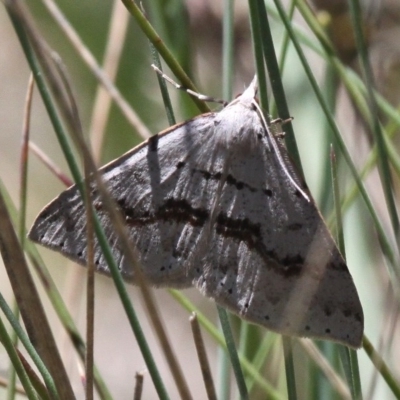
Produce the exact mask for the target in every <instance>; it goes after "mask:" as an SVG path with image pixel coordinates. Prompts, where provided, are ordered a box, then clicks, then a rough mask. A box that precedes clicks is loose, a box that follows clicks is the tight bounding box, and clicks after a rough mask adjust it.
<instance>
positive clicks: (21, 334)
mask: <svg viewBox="0 0 400 400" xmlns="http://www.w3.org/2000/svg"><path fill="white" fill-rule="evenodd" d="M2 200H3V197H2V193H1V192H0V201H1V202H2ZM0 308H1V310H2V311H3V313H4V315H5V316H6V318H7V320H8V322H9V323H10V325H11V326H12V328H13V331H14V332H15V333H16V334H17V336H18V338H19V340H20V341H21V343H22V344H23V345H24V347H25V349H26V351H27V352H28V354H29V356H30V357H31V359H32V361H33V362H34V364H35V365H36V367H37V368H38V370H39V372H40V374H41V376H42V378H43V381H44V382H45V384H46V387H47V390H48V391H49V392H50V393H51V394H52V396H53V397H54V398H57V399H58V398H59V396H58V393H57V388H56V386H55V383H54V380H53V377H52V376H51V374H50V372H49V370H48V368H47V366H46V365H45V364H44V361H43V360H42V358H41V357H40V355H39V353H38V351H37V350H36V348H35V347H33V345H32V343H31V340H30V338H28V336H27V334H26V333H25V331H24V329H23V328H22V327H21V325H20V323H19V321H18V319H17V318H16V316H15V315H14V313H13V312H12V311H11V309H10V308H9V306H8V304H7V302H6V301H5V299H4V297H3V296H2V295H1V294H0ZM2 340H5V341H7V340H8V339H7V338H6V339H2ZM3 344H4V346H6V345H7V344H6V343H5V342H3ZM10 359H11V360H12V362H13V365H14V368H15V369H16V372H17V374H18V375H19V373H20V372H19V371H18V368H17V367H16V365H15V364H14V359H13V358H10ZM19 377H20V376H19Z"/></svg>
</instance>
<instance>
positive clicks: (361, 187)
mask: <svg viewBox="0 0 400 400" xmlns="http://www.w3.org/2000/svg"><path fill="white" fill-rule="evenodd" d="M297 1H299V0H297ZM274 2H275V4H276V6H277V9H278V11H279V14H280V15H281V18H282V22H283V23H284V24H285V27H286V29H287V30H288V33H289V34H290V38H291V40H292V42H293V44H294V46H295V48H296V51H297V54H298V56H299V58H300V61H301V63H302V65H303V68H304V70H305V72H306V75H307V77H308V79H309V81H310V83H311V86H312V88H313V90H314V93H315V95H316V96H317V99H318V102H319V103H320V105H321V107H322V110H323V112H324V114H325V116H326V118H327V121H328V123H329V126H330V127H331V128H332V131H333V133H334V137H335V139H336V141H337V145H338V148H339V149H340V151H341V153H342V154H343V156H344V159H345V160H346V163H347V165H348V167H349V169H350V171H351V174H352V175H353V178H354V180H355V181H356V183H357V186H358V189H359V191H360V193H361V196H362V198H363V200H364V202H365V204H366V206H367V209H368V211H369V213H370V214H371V217H372V219H373V221H374V225H375V229H376V230H377V232H378V236H379V239H380V244H381V246H382V249H383V252H384V254H385V255H386V256H387V257H388V258H389V260H390V261H391V263H392V264H394V263H395V258H394V253H393V251H392V248H391V246H390V243H389V241H388V239H387V236H386V234H385V230H384V229H383V226H382V224H381V223H380V220H379V218H378V215H377V214H376V212H375V210H374V207H373V205H372V202H371V200H370V197H369V196H368V193H367V191H366V189H365V186H364V184H363V182H362V181H361V179H360V176H359V174H358V172H357V169H356V167H355V166H354V163H353V162H352V159H351V156H350V154H349V152H348V150H347V148H346V145H345V144H344V141H343V139H342V137H341V135H340V132H339V130H338V128H337V126H336V124H335V121H334V118H333V116H332V114H331V113H330V112H329V108H328V107H327V105H326V102H325V100H324V98H323V96H322V94H321V92H320V90H319V88H318V84H317V82H316V80H315V78H314V76H313V73H312V71H311V69H310V66H309V65H308V62H307V60H306V58H305V56H304V54H303V51H302V49H301V47H300V45H299V43H298V41H297V39H296V37H295V34H294V32H293V30H292V28H291V26H290V22H289V21H288V20H287V18H286V14H285V11H284V8H283V7H282V4H281V2H280V1H279V0H274Z"/></svg>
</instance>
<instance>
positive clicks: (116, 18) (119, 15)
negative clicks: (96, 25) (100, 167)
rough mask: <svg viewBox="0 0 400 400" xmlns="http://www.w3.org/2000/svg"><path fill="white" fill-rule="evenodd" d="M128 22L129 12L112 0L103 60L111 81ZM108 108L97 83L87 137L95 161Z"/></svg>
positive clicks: (105, 94)
mask: <svg viewBox="0 0 400 400" xmlns="http://www.w3.org/2000/svg"><path fill="white" fill-rule="evenodd" d="M128 24H129V14H128V13H127V11H126V9H125V7H124V6H123V5H122V3H121V1H120V0H114V1H113V9H112V12H111V18H110V28H109V33H108V35H107V43H106V49H105V52H104V60H103V70H104V73H105V74H107V76H108V77H109V79H110V81H111V82H114V81H115V77H116V75H117V71H118V67H119V63H120V60H121V55H122V50H123V48H124V43H125V37H126V33H127V28H128ZM110 108H111V96H110V93H109V92H108V91H107V90H106V89H105V88H104V87H103V86H102V85H100V84H99V86H98V87H97V90H96V96H95V100H94V105H93V109H92V116H91V118H90V127H89V137H90V138H91V144H92V151H93V155H94V159H95V160H96V162H99V161H100V158H101V152H102V149H103V143H104V135H105V131H106V126H107V122H108V119H109V116H110Z"/></svg>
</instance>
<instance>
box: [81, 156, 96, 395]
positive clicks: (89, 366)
mask: <svg viewBox="0 0 400 400" xmlns="http://www.w3.org/2000/svg"><path fill="white" fill-rule="evenodd" d="M83 161H84V165H85V196H84V199H83V201H84V204H85V213H86V240H87V271H86V354H85V374H86V376H85V396H86V399H85V400H93V387H94V385H93V381H94V376H93V367H94V308H95V301H94V292H95V279H94V272H95V266H94V256H95V254H94V222H93V214H92V198H91V195H90V193H91V191H90V183H91V177H90V165H89V164H88V161H87V160H86V159H84V160H83Z"/></svg>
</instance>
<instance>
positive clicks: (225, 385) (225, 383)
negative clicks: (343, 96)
mask: <svg viewBox="0 0 400 400" xmlns="http://www.w3.org/2000/svg"><path fill="white" fill-rule="evenodd" d="M234 2H235V1H234V0H224V1H223V4H222V6H223V21H222V98H223V99H224V100H226V101H230V100H231V99H232V84H233V75H234V68H233V66H234V47H233V46H234V39H235V38H234ZM219 322H220V323H219V328H220V330H222V323H221V320H220V321H219ZM225 341H226V338H225ZM217 360H218V377H219V379H218V395H219V396H218V398H219V399H220V400H228V399H230V398H231V396H230V386H231V385H230V383H231V373H230V372H231V369H230V362H229V358H228V354H227V353H226V351H224V350H223V349H222V348H221V347H219V348H218V358H217Z"/></svg>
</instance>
